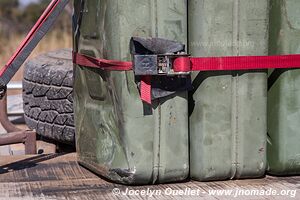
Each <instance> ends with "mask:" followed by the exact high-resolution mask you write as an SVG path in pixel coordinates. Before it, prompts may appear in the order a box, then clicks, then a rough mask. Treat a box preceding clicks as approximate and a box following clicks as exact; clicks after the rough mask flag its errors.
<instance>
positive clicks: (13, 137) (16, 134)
mask: <svg viewBox="0 0 300 200" xmlns="http://www.w3.org/2000/svg"><path fill="white" fill-rule="evenodd" d="M5 88H6V87H5ZM1 92H3V93H2V95H3V96H2V99H1V100H0V123H1V124H2V126H3V128H4V129H5V130H6V131H7V132H8V133H7V134H3V135H0V146H2V145H10V144H17V143H24V144H25V154H36V133H35V132H34V131H27V130H21V129H19V128H17V127H16V126H15V125H14V124H12V123H11V122H10V121H9V119H8V116H7V94H6V89H5V90H1V91H0V93H1Z"/></svg>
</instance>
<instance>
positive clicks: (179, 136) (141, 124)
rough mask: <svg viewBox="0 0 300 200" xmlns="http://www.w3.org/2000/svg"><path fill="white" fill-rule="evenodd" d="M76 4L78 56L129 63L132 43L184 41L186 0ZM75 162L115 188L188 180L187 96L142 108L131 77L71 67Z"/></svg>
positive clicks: (97, 0) (103, 0)
mask: <svg viewBox="0 0 300 200" xmlns="http://www.w3.org/2000/svg"><path fill="white" fill-rule="evenodd" d="M83 2H84V8H83V9H80V6H81V5H82V4H81V2H80V1H75V16H74V20H75V22H80V21H81V26H80V27H79V28H78V27H76V26H75V27H74V31H75V34H74V36H75V41H74V47H75V51H78V52H80V53H82V54H85V55H89V56H94V57H97V58H105V59H114V60H123V61H130V60H131V55H130V52H129V41H130V38H131V37H132V36H141V37H150V36H151V37H162V38H167V39H172V40H176V41H180V42H183V43H185V44H186V42H187V41H186V40H187V13H186V12H187V3H186V0H168V1H166V0H126V1H124V0H95V1H87V0H85V1H83ZM74 93H75V116H76V117H75V121H76V137H77V139H76V140H77V152H78V159H79V162H80V163H81V164H82V165H84V166H86V167H87V168H89V169H91V170H93V171H95V172H96V173H98V174H99V175H101V176H104V177H106V178H108V179H110V180H112V181H114V182H118V183H124V184H152V183H162V182H173V181H181V180H184V179H186V178H187V177H188V173H189V156H188V153H189V152H188V102H187V96H188V95H187V92H178V93H176V94H175V95H172V96H169V97H166V98H162V99H160V100H155V101H154V102H153V105H152V106H147V105H145V106H144V105H143V103H142V101H141V99H140V95H139V90H138V88H137V84H136V83H135V79H134V74H133V72H132V71H130V72H116V71H103V70H100V69H89V68H86V67H82V66H78V65H75V84H74Z"/></svg>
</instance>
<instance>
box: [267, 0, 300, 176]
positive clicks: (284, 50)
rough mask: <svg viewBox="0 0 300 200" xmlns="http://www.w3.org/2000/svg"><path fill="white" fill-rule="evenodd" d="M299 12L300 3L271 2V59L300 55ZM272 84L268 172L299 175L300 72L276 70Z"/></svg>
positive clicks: (280, 0) (283, 0) (273, 71)
mask: <svg viewBox="0 0 300 200" xmlns="http://www.w3.org/2000/svg"><path fill="white" fill-rule="evenodd" d="M299 8H300V1H296V0H272V1H271V13H270V49H269V52H270V54H271V55H275V54H299V53H300V40H299V37H300V19H299V14H300V9H299ZM268 84H269V86H268V87H269V91H268V136H269V137H268V148H267V152H268V153H267V159H268V167H269V169H268V172H269V173H270V174H273V175H299V174H300V129H299V120H300V110H299V107H300V87H299V85H300V70H299V69H290V70H289V69H275V70H272V71H270V73H269V83H268Z"/></svg>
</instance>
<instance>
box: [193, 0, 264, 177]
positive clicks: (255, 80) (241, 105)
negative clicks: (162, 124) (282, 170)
mask: <svg viewBox="0 0 300 200" xmlns="http://www.w3.org/2000/svg"><path fill="white" fill-rule="evenodd" d="M188 2H189V3H188V4H189V5H188V6H189V9H188V10H189V53H190V54H191V55H192V56H196V57H214V56H236V55H267V54H268V19H269V18H268V13H269V12H268V8H269V3H268V2H269V1H268V0H253V1H248V0H226V1H219V0H210V1H205V0H189V1H188ZM193 88H194V89H193V91H192V92H191V94H190V98H191V99H190V173H191V178H192V179H195V180H199V181H211V180H224V179H239V178H255V177H261V176H263V175H264V174H265V168H266V131H267V121H266V112H267V104H266V102H267V73H266V71H264V70H256V71H217V72H214V71H213V72H200V73H198V72H197V73H194V74H193Z"/></svg>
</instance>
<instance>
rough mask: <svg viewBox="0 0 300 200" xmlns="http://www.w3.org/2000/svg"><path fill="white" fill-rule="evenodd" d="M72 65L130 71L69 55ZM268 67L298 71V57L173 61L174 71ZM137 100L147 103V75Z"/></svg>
mask: <svg viewBox="0 0 300 200" xmlns="http://www.w3.org/2000/svg"><path fill="white" fill-rule="evenodd" d="M73 62H74V63H75V64H78V65H82V66H87V67H96V68H101V69H104V70H105V69H106V70H113V71H128V70H132V68H133V67H132V63H131V62H122V61H113V60H105V59H97V58H91V57H89V56H85V55H81V54H78V53H73ZM270 68H300V54H299V55H298V54H295V55H278V56H229V57H203V58H201V57H199V58H198V57H178V58H176V59H175V60H174V62H173V69H174V71H175V72H190V71H220V70H254V69H270ZM141 99H142V100H143V101H144V102H146V103H149V104H151V76H143V78H142V81H141Z"/></svg>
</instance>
